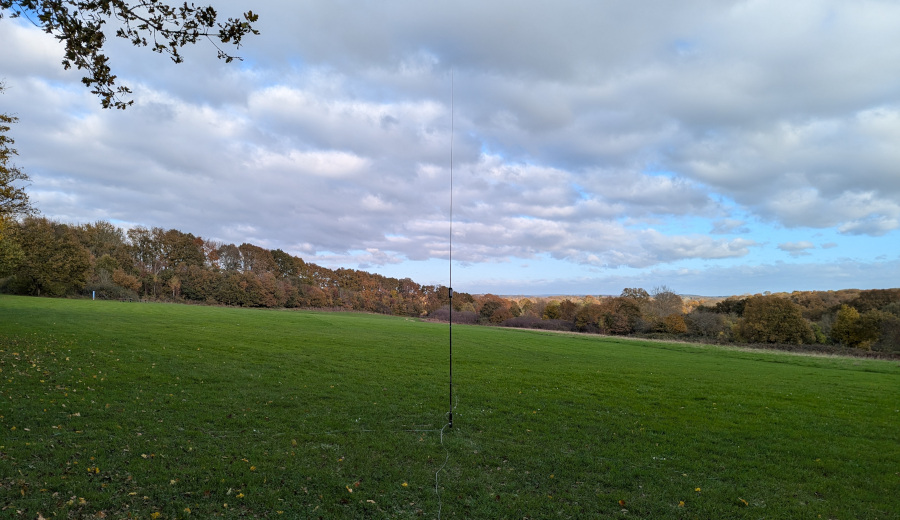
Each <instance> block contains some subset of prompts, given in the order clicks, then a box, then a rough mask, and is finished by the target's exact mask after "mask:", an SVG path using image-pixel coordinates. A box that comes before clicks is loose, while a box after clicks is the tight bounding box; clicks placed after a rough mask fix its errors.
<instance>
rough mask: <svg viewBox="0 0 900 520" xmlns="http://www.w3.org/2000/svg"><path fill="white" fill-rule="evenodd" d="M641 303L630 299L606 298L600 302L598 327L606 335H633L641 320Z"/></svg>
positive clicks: (620, 297)
mask: <svg viewBox="0 0 900 520" xmlns="http://www.w3.org/2000/svg"><path fill="white" fill-rule="evenodd" d="M639 301H640V300H637V299H635V298H630V297H622V296H618V297H614V298H604V299H603V300H601V302H600V304H599V305H600V309H599V312H600V317H599V319H598V320H597V326H598V327H599V328H600V332H602V333H604V334H631V333H632V332H634V331H635V329H636V327H637V324H638V321H639V320H640V319H641V308H640V305H639Z"/></svg>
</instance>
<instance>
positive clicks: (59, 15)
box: [0, 0, 259, 109]
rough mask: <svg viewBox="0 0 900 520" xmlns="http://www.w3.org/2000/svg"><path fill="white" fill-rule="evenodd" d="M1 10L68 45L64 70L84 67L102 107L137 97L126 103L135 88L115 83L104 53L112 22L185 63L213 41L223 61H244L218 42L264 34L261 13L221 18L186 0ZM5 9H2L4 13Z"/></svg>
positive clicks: (46, 0)
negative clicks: (197, 47)
mask: <svg viewBox="0 0 900 520" xmlns="http://www.w3.org/2000/svg"><path fill="white" fill-rule="evenodd" d="M0 8H2V9H4V10H6V11H7V12H8V13H9V14H10V15H11V16H12V17H13V18H18V17H23V18H26V19H28V20H29V21H31V23H33V24H34V25H35V26H37V27H40V28H41V29H43V30H44V32H46V33H48V34H52V35H53V36H54V37H55V38H56V39H57V40H59V41H61V42H63V43H64V44H65V54H64V57H63V60H62V65H63V68H65V69H67V70H68V69H70V68H72V67H75V68H76V69H78V70H85V71H86V74H87V75H86V76H84V77H83V78H82V79H81V82H82V83H84V84H85V86H87V87H88V88H90V89H91V93H93V94H96V95H97V96H98V97H99V98H100V103H101V105H102V106H103V108H119V109H124V108H127V107H128V106H130V105H131V104H132V103H133V101H123V100H122V99H121V98H120V96H124V95H128V94H130V93H131V89H129V88H128V87H127V86H124V85H118V86H117V85H116V76H115V75H114V74H113V73H112V69H110V66H109V63H108V62H109V58H108V57H107V56H106V54H104V50H103V46H104V45H105V44H106V33H105V32H104V30H105V29H106V28H107V23H109V22H111V24H110V25H113V26H115V35H116V36H117V37H119V38H124V39H126V40H128V41H130V42H131V43H132V45H135V46H137V47H150V48H151V49H152V50H153V51H154V52H158V53H162V54H168V55H169V56H170V57H171V58H172V61H174V62H175V63H181V62H182V61H184V58H183V57H182V55H181V51H180V50H181V48H182V47H184V46H186V45H189V44H194V43H197V42H198V41H200V40H208V41H209V42H211V43H212V44H213V45H214V46H215V47H216V49H217V50H218V55H219V58H220V59H224V60H225V61H226V62H231V61H233V60H235V59H240V58H239V57H237V56H233V55H231V54H228V53H227V52H225V51H224V50H223V49H222V47H220V46H219V44H222V45H225V44H228V45H234V46H235V48H239V47H240V46H241V43H242V42H243V38H244V36H247V35H250V34H259V32H258V31H257V30H256V29H254V28H253V25H252V24H253V23H255V22H256V21H257V20H258V16H257V15H256V14H254V13H253V12H252V11H247V12H246V13H244V14H243V15H242V16H241V17H240V18H228V20H227V21H225V22H221V21H220V20H219V17H218V13H217V12H216V10H215V9H214V8H213V7H212V6H200V7H197V6H195V5H194V4H189V3H187V2H185V3H184V4H182V5H177V4H172V5H168V4H167V3H165V2H162V1H160V0H0ZM2 16H3V13H2V12H0V17H2Z"/></svg>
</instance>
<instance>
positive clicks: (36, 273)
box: [10, 217, 91, 296]
mask: <svg viewBox="0 0 900 520" xmlns="http://www.w3.org/2000/svg"><path fill="white" fill-rule="evenodd" d="M11 235H12V236H11V237H10V239H11V240H12V241H14V242H15V243H16V244H17V245H18V246H19V248H20V249H21V257H20V259H19V262H18V263H17V265H16V266H15V268H14V269H13V270H12V272H13V276H14V277H15V278H14V280H13V287H14V289H15V290H16V291H17V292H22V293H26V294H32V295H36V296H42V295H45V296H62V295H65V294H67V293H70V292H73V291H76V290H79V289H81V288H83V287H84V285H85V283H86V281H87V278H86V276H87V271H88V269H89V268H90V265H91V264H90V260H89V256H88V252H87V251H86V250H85V249H84V248H83V247H82V246H81V244H80V243H79V242H78V239H77V238H76V237H75V234H74V233H73V232H72V230H71V229H69V227H68V226H66V225H65V224H57V223H56V222H51V221H50V220H47V219H45V218H37V217H28V218H26V219H25V220H24V221H23V222H22V223H21V224H20V225H18V226H15V228H13V231H12V233H11Z"/></svg>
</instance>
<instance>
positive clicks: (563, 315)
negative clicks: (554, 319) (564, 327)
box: [559, 298, 578, 322]
mask: <svg viewBox="0 0 900 520" xmlns="http://www.w3.org/2000/svg"><path fill="white" fill-rule="evenodd" d="M576 312H578V304H576V303H575V302H573V301H572V300H570V299H568V298H566V299H565V300H563V301H561V302H559V319H561V320H566V321H572V322H574V321H575V313H576Z"/></svg>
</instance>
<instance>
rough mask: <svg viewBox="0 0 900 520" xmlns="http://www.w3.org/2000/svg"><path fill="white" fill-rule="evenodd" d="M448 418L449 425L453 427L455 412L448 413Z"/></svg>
mask: <svg viewBox="0 0 900 520" xmlns="http://www.w3.org/2000/svg"><path fill="white" fill-rule="evenodd" d="M447 420H448V421H449V423H448V426H449V427H450V428H453V412H448V413H447Z"/></svg>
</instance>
